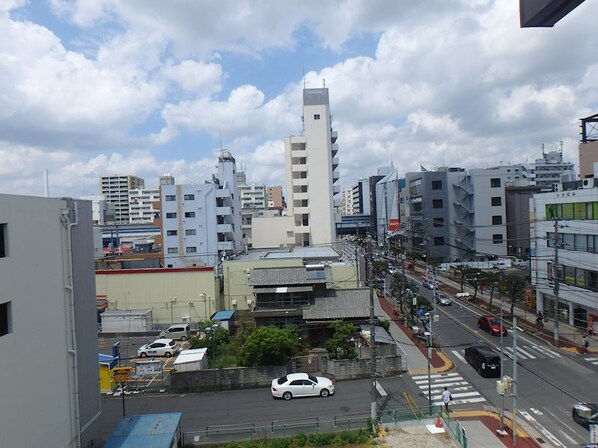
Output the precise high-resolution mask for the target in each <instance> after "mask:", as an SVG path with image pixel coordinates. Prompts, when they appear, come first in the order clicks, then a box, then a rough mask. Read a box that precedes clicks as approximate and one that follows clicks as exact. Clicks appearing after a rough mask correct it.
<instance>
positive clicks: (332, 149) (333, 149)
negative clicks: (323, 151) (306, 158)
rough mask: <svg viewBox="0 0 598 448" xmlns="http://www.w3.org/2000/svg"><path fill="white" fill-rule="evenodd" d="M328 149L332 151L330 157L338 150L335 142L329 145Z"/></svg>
mask: <svg viewBox="0 0 598 448" xmlns="http://www.w3.org/2000/svg"><path fill="white" fill-rule="evenodd" d="M330 149H331V152H332V157H335V156H336V153H337V152H338V144H337V143H333V144H332V145H330Z"/></svg>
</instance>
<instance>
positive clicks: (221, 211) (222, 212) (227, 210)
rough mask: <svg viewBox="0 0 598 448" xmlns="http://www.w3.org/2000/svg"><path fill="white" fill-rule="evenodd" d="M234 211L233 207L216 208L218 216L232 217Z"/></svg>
mask: <svg viewBox="0 0 598 448" xmlns="http://www.w3.org/2000/svg"><path fill="white" fill-rule="evenodd" d="M232 214H233V209H232V208H231V207H216V215H217V216H231V215H232Z"/></svg>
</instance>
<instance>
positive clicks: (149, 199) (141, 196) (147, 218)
mask: <svg viewBox="0 0 598 448" xmlns="http://www.w3.org/2000/svg"><path fill="white" fill-rule="evenodd" d="M159 201H160V189H158V188H140V189H135V190H131V191H129V222H130V223H131V224H140V223H150V222H153V220H154V219H155V218H156V216H157V215H158V214H159V213H160V208H159V206H158V207H156V202H159Z"/></svg>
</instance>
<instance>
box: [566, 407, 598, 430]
mask: <svg viewBox="0 0 598 448" xmlns="http://www.w3.org/2000/svg"><path fill="white" fill-rule="evenodd" d="M571 417H573V420H574V421H575V422H576V423H579V424H580V425H581V426H583V427H584V428H586V429H590V425H597V424H598V404H596V403H577V404H575V405H573V409H571Z"/></svg>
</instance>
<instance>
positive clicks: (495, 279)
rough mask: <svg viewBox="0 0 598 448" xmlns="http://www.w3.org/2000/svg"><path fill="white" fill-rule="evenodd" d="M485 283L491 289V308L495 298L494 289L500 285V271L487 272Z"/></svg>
mask: <svg viewBox="0 0 598 448" xmlns="http://www.w3.org/2000/svg"><path fill="white" fill-rule="evenodd" d="M484 285H486V287H487V288H489V289H490V302H489V305H490V308H492V299H493V298H494V291H496V290H497V289H498V287H499V285H500V273H498V272H487V273H486V278H485V279H484Z"/></svg>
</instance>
